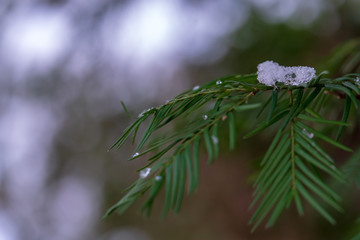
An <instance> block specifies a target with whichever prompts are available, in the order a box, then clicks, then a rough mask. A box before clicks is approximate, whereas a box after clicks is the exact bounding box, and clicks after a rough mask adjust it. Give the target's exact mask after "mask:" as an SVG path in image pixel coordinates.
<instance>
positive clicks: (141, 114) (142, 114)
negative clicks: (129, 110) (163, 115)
mask: <svg viewBox="0 0 360 240" xmlns="http://www.w3.org/2000/svg"><path fill="white" fill-rule="evenodd" d="M153 109H154V108H153V107H151V108H148V109H146V110H144V111H142V112H141V113H140V114H139V115H138V117H139V118H141V117H142V116H144V114H145V113H147V112H149V111H151V110H153Z"/></svg>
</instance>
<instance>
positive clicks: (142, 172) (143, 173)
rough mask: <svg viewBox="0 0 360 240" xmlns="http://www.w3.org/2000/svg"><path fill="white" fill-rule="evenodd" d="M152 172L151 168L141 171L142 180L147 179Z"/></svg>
mask: <svg viewBox="0 0 360 240" xmlns="http://www.w3.org/2000/svg"><path fill="white" fill-rule="evenodd" d="M150 171H151V168H145V169H143V170H141V171H140V174H139V175H140V178H146V177H147V176H149V174H150Z"/></svg>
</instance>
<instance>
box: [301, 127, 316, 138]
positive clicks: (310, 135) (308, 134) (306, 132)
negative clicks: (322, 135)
mask: <svg viewBox="0 0 360 240" xmlns="http://www.w3.org/2000/svg"><path fill="white" fill-rule="evenodd" d="M302 132H303V133H304V134H305V135H306V136H308V138H313V137H314V134H313V133H312V132H308V131H306V129H305V128H304V129H303V130H302Z"/></svg>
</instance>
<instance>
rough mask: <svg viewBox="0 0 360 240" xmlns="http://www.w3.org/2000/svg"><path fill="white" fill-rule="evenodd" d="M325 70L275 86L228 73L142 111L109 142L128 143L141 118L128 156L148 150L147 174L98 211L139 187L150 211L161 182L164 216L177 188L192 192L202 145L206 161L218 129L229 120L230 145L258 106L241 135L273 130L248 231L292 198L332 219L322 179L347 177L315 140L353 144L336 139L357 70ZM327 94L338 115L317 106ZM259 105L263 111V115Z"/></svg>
mask: <svg viewBox="0 0 360 240" xmlns="http://www.w3.org/2000/svg"><path fill="white" fill-rule="evenodd" d="M324 76H326V74H325V73H321V74H319V75H318V76H317V77H316V78H315V79H313V80H312V81H311V82H310V83H308V84H306V85H299V86H285V85H278V86H276V88H275V89H274V88H273V87H269V86H265V85H262V84H260V83H259V82H258V81H257V75H256V74H250V75H234V76H229V77H224V78H220V79H217V80H214V81H211V82H209V83H207V84H204V85H203V86H200V87H195V88H194V89H193V90H190V91H187V92H184V93H182V94H180V95H178V96H177V97H175V98H174V99H172V100H170V101H169V102H167V103H166V104H164V105H161V106H158V107H156V108H152V109H149V110H147V111H145V112H143V113H142V114H140V115H139V117H138V118H137V119H136V120H135V122H134V123H133V124H132V125H130V126H129V127H128V128H127V129H125V131H124V132H123V135H122V136H121V137H120V138H119V139H118V140H117V141H116V142H115V144H114V145H113V146H112V147H111V149H113V148H115V149H118V148H120V147H122V146H123V144H124V143H125V142H126V141H127V140H128V139H129V138H130V137H131V136H132V137H133V142H135V138H136V136H137V132H138V129H139V127H140V126H141V125H143V124H145V122H148V123H147V128H146V130H145V132H144V134H143V136H142V138H141V139H140V140H139V141H138V142H139V143H138V145H137V147H136V150H135V153H134V155H133V156H132V157H131V158H130V160H133V159H135V158H138V157H141V156H149V155H150V157H148V163H147V164H146V165H145V166H144V167H143V168H142V169H139V171H141V170H144V169H145V168H148V167H151V171H150V174H149V175H148V176H145V177H142V178H141V177H140V178H139V179H138V180H137V181H136V182H135V184H133V185H132V186H130V187H129V188H128V189H127V193H126V194H125V196H124V197H123V198H122V199H121V200H120V201H119V202H118V203H116V204H115V205H114V206H113V207H111V208H110V209H109V210H108V212H107V213H106V214H105V217H106V216H108V215H109V214H111V213H112V212H113V211H118V212H120V213H122V212H124V211H125V210H126V209H127V208H128V207H129V206H131V205H132V204H133V203H134V202H135V201H136V200H137V199H139V198H140V197H142V196H143V195H144V194H145V193H146V192H149V194H148V197H147V198H148V199H147V201H146V202H145V203H144V205H143V207H142V210H143V211H144V212H145V214H146V215H149V214H150V212H151V208H152V205H153V202H154V200H155V199H156V197H157V195H158V194H159V192H160V190H161V189H162V188H164V189H165V202H164V207H163V215H164V216H166V214H167V213H168V212H169V211H175V212H179V210H180V209H181V204H182V201H183V197H184V193H185V192H187V194H191V193H193V192H194V191H195V190H196V189H197V187H198V183H199V161H200V156H199V153H200V149H201V145H204V147H205V149H206V151H207V155H208V164H211V163H213V161H214V159H216V158H217V157H218V155H219V150H220V148H219V128H220V127H223V126H224V125H228V126H226V127H227V128H228V129H229V134H228V135H229V147H230V149H234V148H235V147H236V137H237V131H238V129H237V128H236V119H237V118H241V117H245V116H246V115H248V114H249V113H251V112H255V111H258V115H257V116H258V119H259V123H258V125H257V126H256V127H255V128H254V129H253V130H251V131H250V132H249V133H247V134H246V135H245V136H244V138H245V139H246V138H249V137H253V136H254V135H256V134H258V133H259V132H261V131H262V130H264V129H268V128H269V127H270V126H275V127H276V129H277V132H276V134H275V136H274V139H273V141H272V143H271V144H270V146H269V148H268V150H267V152H266V154H265V156H264V158H263V159H262V161H261V163H260V167H261V171H260V173H259V175H258V176H257V178H256V181H255V182H254V188H255V191H254V200H253V202H252V204H251V206H250V207H251V208H253V207H254V208H256V210H254V214H253V216H252V218H251V219H250V223H251V224H253V228H252V230H255V229H256V228H257V227H258V226H259V225H260V224H261V223H262V222H263V221H264V220H265V219H266V218H267V220H266V226H267V227H271V226H273V225H274V224H275V222H276V220H277V219H278V218H279V216H280V214H281V213H282V211H283V210H284V209H285V208H288V207H289V206H290V205H291V204H292V203H293V204H295V206H296V208H297V210H298V213H299V215H303V214H304V207H303V205H304V204H309V205H311V206H312V207H313V208H314V209H315V210H316V211H317V212H318V213H319V214H320V215H322V216H323V217H324V218H325V219H326V220H328V221H329V222H330V223H331V224H335V222H336V221H335V219H334V218H333V217H332V214H331V208H332V209H334V210H336V211H340V212H341V211H342V208H341V205H340V201H341V197H340V196H339V195H338V194H337V193H336V192H335V191H334V190H332V189H331V188H330V187H329V186H328V184H327V183H326V181H325V180H324V179H328V178H333V179H334V180H336V181H337V182H341V183H347V179H346V177H345V175H344V174H343V173H342V171H340V170H339V168H338V167H337V166H336V163H335V162H334V160H333V159H332V158H331V157H330V155H329V154H328V153H327V151H326V150H325V149H323V148H322V147H321V146H322V145H323V143H324V144H328V145H329V146H333V147H336V148H339V149H341V150H342V151H348V152H351V151H352V150H351V149H350V148H349V147H347V146H345V145H343V144H342V143H340V142H339V141H338V140H339V139H340V136H341V134H342V133H343V131H344V128H345V127H347V126H349V123H348V122H347V121H348V118H349V116H351V111H354V110H357V109H358V102H357V98H358V96H359V94H360V89H359V86H360V85H359V84H360V83H359V77H360V74H347V75H344V76H342V77H339V78H325V77H324ZM269 95H270V96H269ZM262 96H268V100H267V101H265V102H263V101H262V99H263V98H262ZM329 98H343V99H345V104H344V108H343V114H342V118H341V120H340V121H338V120H332V119H327V118H326V117H327V115H326V113H324V111H322V110H323V109H324V108H325V106H326V104H327V103H328V99H329ZM212 104H213V105H212ZM124 108H125V106H124ZM126 111H127V110H126ZM266 111H267V115H266V116H264V117H262V116H263V115H264V114H263V113H264V112H266ZM184 122H185V125H184V124H183V125H181V127H180V128H179V129H178V130H176V131H175V132H174V133H173V134H172V135H170V136H167V137H162V138H160V139H155V140H152V141H151V139H152V138H151V136H152V135H153V134H154V133H155V132H156V131H159V130H160V129H162V128H163V127H165V126H166V125H168V124H170V123H172V124H174V125H179V124H182V123H184ZM324 126H330V127H331V128H330V129H333V130H337V136H336V138H335V139H333V138H332V137H331V135H330V134H329V133H325V132H323V131H322V130H321V129H323V127H324ZM319 129H320V130H319ZM333 132H334V131H333ZM322 142H323V143H322ZM320 143H321V144H320Z"/></svg>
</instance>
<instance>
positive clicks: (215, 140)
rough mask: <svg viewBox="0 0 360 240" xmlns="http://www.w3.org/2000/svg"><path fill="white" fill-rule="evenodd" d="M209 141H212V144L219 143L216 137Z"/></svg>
mask: <svg viewBox="0 0 360 240" xmlns="http://www.w3.org/2000/svg"><path fill="white" fill-rule="evenodd" d="M211 139H212V141H213V143H214V144H218V143H219V139H218V138H217V137H215V136H214V135H212V136H211Z"/></svg>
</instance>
